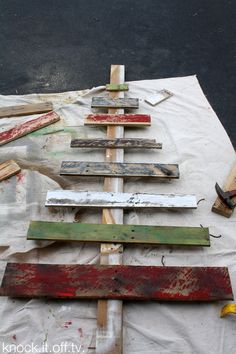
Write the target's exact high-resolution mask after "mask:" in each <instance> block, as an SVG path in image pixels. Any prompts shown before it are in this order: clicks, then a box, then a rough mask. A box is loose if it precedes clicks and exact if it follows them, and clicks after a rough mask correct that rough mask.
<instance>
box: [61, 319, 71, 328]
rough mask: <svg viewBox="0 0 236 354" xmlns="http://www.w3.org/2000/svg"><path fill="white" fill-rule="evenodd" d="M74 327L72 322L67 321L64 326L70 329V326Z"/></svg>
mask: <svg viewBox="0 0 236 354" xmlns="http://www.w3.org/2000/svg"><path fill="white" fill-rule="evenodd" d="M71 325H72V322H71V321H66V322H65V323H64V325H63V327H64V328H69V326H71Z"/></svg>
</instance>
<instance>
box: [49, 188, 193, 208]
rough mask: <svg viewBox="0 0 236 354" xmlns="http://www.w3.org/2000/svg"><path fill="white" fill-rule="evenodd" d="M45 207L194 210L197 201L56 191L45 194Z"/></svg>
mask: <svg viewBox="0 0 236 354" xmlns="http://www.w3.org/2000/svg"><path fill="white" fill-rule="evenodd" d="M45 206H48V207H50V206H54V207H56V206H58V207H70V206H81V207H86V208H88V207H94V208H125V209H129V208H164V209H165V208H167V209H172V208H173V209H182V208H184V209H196V208H197V201H196V197H195V196H194V195H191V194H182V195H181V194H139V193H113V192H94V191H73V190H61V189H58V190H54V191H49V192H48V193H47V198H46V203H45Z"/></svg>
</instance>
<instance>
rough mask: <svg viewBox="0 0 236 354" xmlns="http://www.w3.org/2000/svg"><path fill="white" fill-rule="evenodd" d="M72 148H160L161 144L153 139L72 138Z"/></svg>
mask: <svg viewBox="0 0 236 354" xmlns="http://www.w3.org/2000/svg"><path fill="white" fill-rule="evenodd" d="M70 146H71V147H72V148H95V149H96V148H105V149H107V148H109V149H129V148H133V149H139V148H140V149H141V148H142V149H161V148H162V144H161V143H156V140H155V139H74V140H72V141H71V145H70Z"/></svg>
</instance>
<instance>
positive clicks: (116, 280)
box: [2, 263, 233, 301]
mask: <svg viewBox="0 0 236 354" xmlns="http://www.w3.org/2000/svg"><path fill="white" fill-rule="evenodd" d="M2 289H3V294H4V295H5V296H12V297H29V298H34V297H49V298H62V299H63V298H66V299H70V298H71V299H120V300H143V301H144V300H146V301H150V300H157V301H218V300H233V293H232V288H231V283H230V278H229V273H228V268H226V267H155V266H127V265H105V266H104V265H79V264H75V265H71V264H70V265H58V264H31V263H8V264H7V267H6V270H5V274H4V276H3V281H2Z"/></svg>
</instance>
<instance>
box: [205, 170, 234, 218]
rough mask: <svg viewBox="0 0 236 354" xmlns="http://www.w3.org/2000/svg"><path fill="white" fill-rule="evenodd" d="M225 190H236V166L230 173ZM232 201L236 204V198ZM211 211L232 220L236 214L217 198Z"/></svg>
mask: <svg viewBox="0 0 236 354" xmlns="http://www.w3.org/2000/svg"><path fill="white" fill-rule="evenodd" d="M223 189H224V191H230V190H233V189H236V166H234V167H233V168H232V170H231V171H230V174H229V176H228V178H227V180H226V182H225V184H224V187H223ZM232 200H233V202H234V203H236V197H234V198H233V199H232ZM211 210H212V211H213V212H214V213H216V214H219V215H222V216H225V217H226V218H230V216H231V215H232V214H233V212H234V209H230V208H229V207H228V206H227V205H225V204H224V203H223V202H222V201H221V200H220V198H219V197H217V198H216V200H215V202H214V204H213V206H212V209H211Z"/></svg>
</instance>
